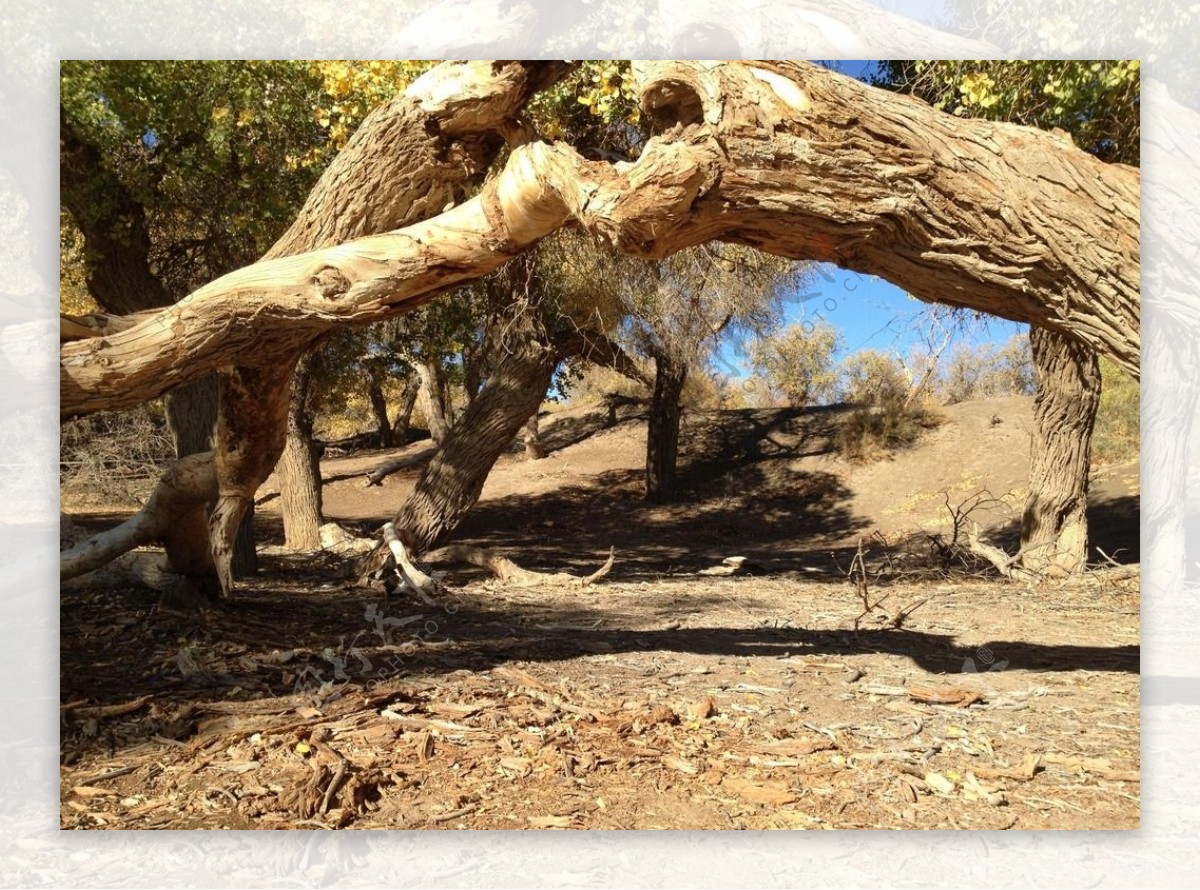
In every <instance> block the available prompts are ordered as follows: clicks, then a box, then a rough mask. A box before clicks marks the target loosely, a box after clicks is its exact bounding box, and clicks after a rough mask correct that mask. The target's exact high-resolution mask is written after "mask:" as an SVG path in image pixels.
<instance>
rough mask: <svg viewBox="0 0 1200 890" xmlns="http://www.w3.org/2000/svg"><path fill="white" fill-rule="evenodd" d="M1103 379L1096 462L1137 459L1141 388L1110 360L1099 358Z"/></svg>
mask: <svg viewBox="0 0 1200 890" xmlns="http://www.w3.org/2000/svg"><path fill="white" fill-rule="evenodd" d="M1100 377H1101V380H1102V381H1103V383H1102V389H1101V391H1100V408H1099V410H1098V411H1097V412H1096V425H1095V429H1094V431H1093V434H1092V457H1093V460H1095V461H1097V462H1099V463H1119V462H1121V461H1126V460H1132V459H1135V458H1136V457H1137V456H1138V454H1139V453H1140V450H1141V386H1140V385H1139V384H1138V382H1137V381H1136V380H1134V379H1133V378H1132V377H1130V376H1129V375H1128V374H1126V373H1125V372H1124V371H1122V370H1121V369H1120V368H1118V367H1117V366H1116V365H1115V364H1113V363H1112V362H1111V361H1109V360H1108V359H1107V358H1101V359H1100Z"/></svg>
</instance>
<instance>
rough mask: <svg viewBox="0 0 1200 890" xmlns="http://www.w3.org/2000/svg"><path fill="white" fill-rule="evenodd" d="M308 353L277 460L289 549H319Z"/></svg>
mask: <svg viewBox="0 0 1200 890" xmlns="http://www.w3.org/2000/svg"><path fill="white" fill-rule="evenodd" d="M311 384H312V354H311V353H310V354H309V355H306V356H305V357H304V358H302V359H300V362H299V364H298V365H297V366H296V379H295V381H294V382H293V384H292V390H291V396H290V398H289V399H288V408H287V439H286V441H285V443H284V446H283V454H282V455H281V456H280V458H279V466H278V468H277V470H276V471H277V472H278V474H279V501H280V507H281V508H282V513H283V536H284V546H285V547H287V548H288V549H289V550H298V551H303V550H319V549H320V547H321V533H320V528H321V523H322V522H323V520H322V518H321V466H320V461H319V460H318V458H317V449H316V448H315V447H314V444H313V437H312V414H311V412H310V411H309V410H308V391H309V387H310V386H311Z"/></svg>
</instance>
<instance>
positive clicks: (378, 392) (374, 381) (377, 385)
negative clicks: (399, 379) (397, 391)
mask: <svg viewBox="0 0 1200 890" xmlns="http://www.w3.org/2000/svg"><path fill="white" fill-rule="evenodd" d="M367 398H368V399H369V400H370V402H371V413H372V414H374V415H375V428H376V429H377V430H378V431H379V447H380V448H391V447H392V446H393V445H394V444H395V441H396V440H395V439H394V438H393V436H392V422H391V420H389V419H388V406H387V397H386V396H385V395H384V394H383V382H382V381H381V380H380V379H379V378H378V377H375V376H374V375H372V376H371V378H370V379H369V380H368V382H367Z"/></svg>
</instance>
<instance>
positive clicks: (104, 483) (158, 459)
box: [59, 402, 175, 506]
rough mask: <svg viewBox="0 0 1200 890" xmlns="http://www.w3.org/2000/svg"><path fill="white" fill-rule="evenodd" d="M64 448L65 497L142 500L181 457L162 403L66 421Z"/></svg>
mask: <svg viewBox="0 0 1200 890" xmlns="http://www.w3.org/2000/svg"><path fill="white" fill-rule="evenodd" d="M61 437H62V438H61V440H60V441H61V445H60V449H59V472H60V487H61V490H62V495H63V498H64V500H71V501H72V502H75V503H78V504H90V505H122V506H124V505H130V504H141V503H143V502H144V501H145V499H146V498H147V497H148V496H149V494H150V492H151V491H152V490H153V488H154V485H155V483H156V482H157V481H158V478H159V476H160V475H161V474H162V471H163V470H164V469H165V468H166V466H167V464H168V463H170V462H171V461H172V460H174V459H175V443H174V440H173V439H172V437H171V433H170V430H168V429H167V421H166V417H165V415H164V413H163V410H162V406H161V405H160V404H159V403H157V402H152V403H150V404H148V405H143V406H142V407H140V408H134V409H132V410H130V411H106V412H101V413H99V414H93V415H91V416H89V417H84V418H82V419H80V420H72V421H69V422H68V423H64V424H63V425H62V429H61Z"/></svg>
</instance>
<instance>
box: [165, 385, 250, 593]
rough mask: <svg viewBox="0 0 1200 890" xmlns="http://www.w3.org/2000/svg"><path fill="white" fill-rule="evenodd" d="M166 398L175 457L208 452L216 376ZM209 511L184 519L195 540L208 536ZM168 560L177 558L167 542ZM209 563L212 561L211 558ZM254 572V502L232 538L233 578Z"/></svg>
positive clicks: (214, 401) (215, 391) (209, 508)
mask: <svg viewBox="0 0 1200 890" xmlns="http://www.w3.org/2000/svg"><path fill="white" fill-rule="evenodd" d="M165 401H166V409H167V426H168V427H169V428H170V430H171V435H172V436H173V437H174V439H175V456H176V457H186V456H187V455H189V454H201V453H203V452H205V451H211V450H212V447H213V433H214V431H215V427H216V424H217V376H216V375H215V374H210V375H208V376H207V377H201V378H200V379H199V380H193V381H192V382H191V383H185V384H184V385H183V386H181V387H179V388H177V389H173V390H171V391H170V392H169V393H167V397H166V400H165ZM214 494H215V492H214ZM212 506H213V504H212V503H210V504H209V505H208V510H211V509H212ZM208 510H206V511H204V513H203V514H202V516H201V517H200V518H197V517H196V516H191V517H189V518H188V519H187V522H188V523H189V524H190V525H191V526H192V528H193V534H195V535H196V536H197V540H201V541H204V540H206V539H207V531H206V529H207V524H208ZM189 537H190V535H189ZM178 540H179V536H176V542H178ZM188 546H189V547H191V546H195V545H188ZM206 546H207V545H206ZM167 560H168V563H175V562H178V561H179V557H178V556H177V555H175V554H173V553H172V552H171V546H170V545H168V547H167ZM184 561H185V562H187V563H191V562H192V560H191V559H190V558H188V557H185V558H184ZM209 562H210V564H211V560H210V561H209ZM257 571H258V550H257V549H256V547H255V540H254V504H253V502H251V503H250V504H249V505H247V507H246V515H245V516H243V517H242V522H241V525H239V526H238V533H237V538H236V539H235V540H234V546H233V577H234V578H249V577H250V576H251V575H253V574H254V573H255V572H257Z"/></svg>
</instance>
